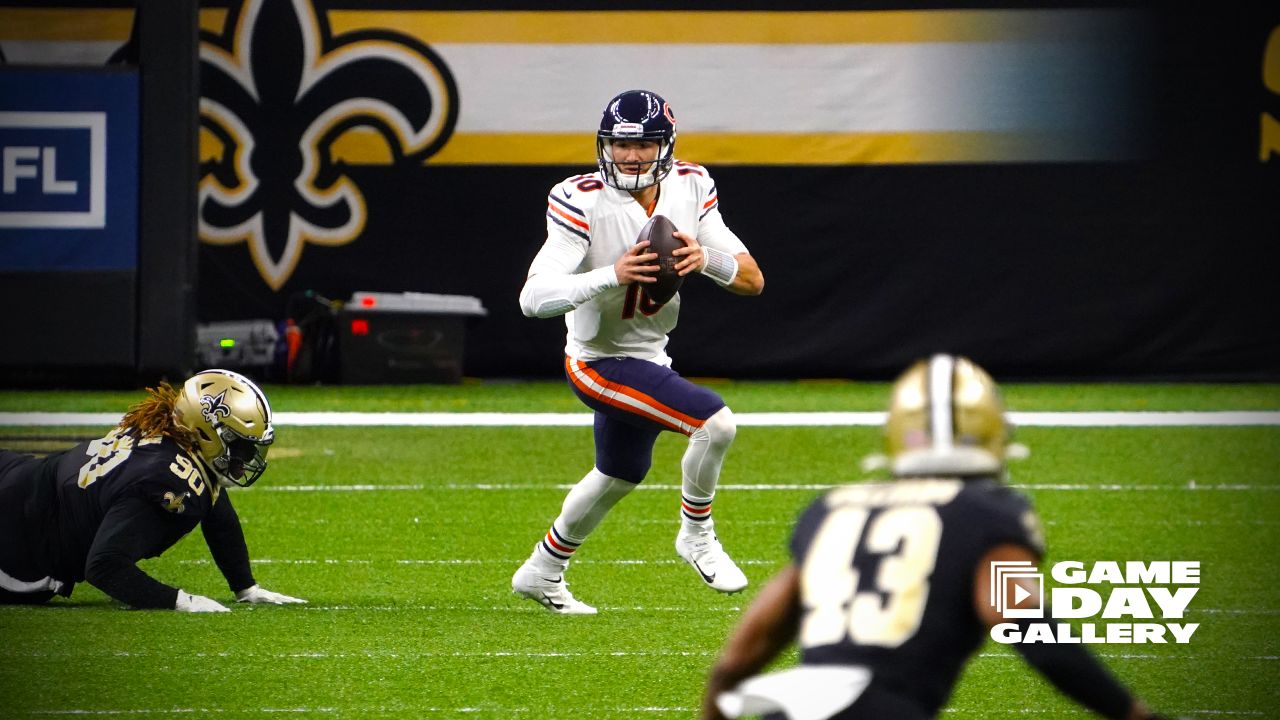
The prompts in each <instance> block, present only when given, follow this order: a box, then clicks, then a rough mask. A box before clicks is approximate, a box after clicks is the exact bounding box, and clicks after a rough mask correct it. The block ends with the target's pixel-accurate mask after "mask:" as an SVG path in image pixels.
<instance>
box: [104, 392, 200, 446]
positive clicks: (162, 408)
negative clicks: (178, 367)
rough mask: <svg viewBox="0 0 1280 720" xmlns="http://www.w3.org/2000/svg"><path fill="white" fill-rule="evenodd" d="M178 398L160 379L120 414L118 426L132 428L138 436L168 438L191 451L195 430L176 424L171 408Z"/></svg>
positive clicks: (194, 442) (176, 393)
mask: <svg viewBox="0 0 1280 720" xmlns="http://www.w3.org/2000/svg"><path fill="white" fill-rule="evenodd" d="M177 400H178V391H177V390H174V389H173V386H171V385H170V384H169V383H167V382H165V381H163V380H161V381H160V384H159V385H158V386H157V387H153V388H147V399H146V400H143V401H141V402H138V403H135V404H133V405H131V406H129V409H128V411H126V412H125V414H124V417H122V418H120V427H122V428H124V429H125V430H132V431H134V432H135V433H136V435H137V437H138V438H139V439H141V438H148V437H167V438H170V439H172V440H173V441H174V442H176V443H178V444H179V445H181V446H182V449H183V450H186V451H187V452H194V451H195V448H196V434H195V431H194V430H191V429H190V428H188V427H186V426H185V425H181V424H179V423H178V420H177V417H176V416H175V415H174V412H173V405H174V403H175V402H177Z"/></svg>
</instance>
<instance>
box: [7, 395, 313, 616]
mask: <svg viewBox="0 0 1280 720" xmlns="http://www.w3.org/2000/svg"><path fill="white" fill-rule="evenodd" d="M273 439H274V430H273V428H272V426H271V406H270V405H268V404H267V398H266V396H265V395H263V393H262V390H260V389H259V388H258V387H257V386H256V385H254V384H253V383H252V382H250V381H249V380H248V379H247V378H245V377H243V376H241V375H239V374H237V373H234V372H230V371H227V370H206V371H204V372H201V373H198V374H196V375H194V376H193V377H191V378H190V379H188V380H187V381H186V383H185V384H184V385H183V386H182V390H181V391H177V390H174V389H173V388H171V387H169V385H168V384H165V383H162V384H161V385H160V386H159V387H157V388H153V389H151V390H150V391H149V396H148V398H147V399H146V400H143V401H142V402H140V403H138V404H136V405H134V406H133V407H131V408H129V410H128V412H127V413H126V414H125V415H124V417H123V418H121V420H120V424H119V425H118V426H117V427H116V428H114V429H113V430H112V431H111V432H109V433H107V434H106V436H104V437H102V438H99V439H97V440H93V441H90V442H86V443H81V444H80V445H77V446H76V447H74V448H72V449H70V450H66V451H64V452H59V453H55V454H52V455H50V456H48V457H46V458H43V459H37V458H34V457H32V456H30V455H25V454H20V453H13V452H4V451H0V603H5V604H37V603H43V602H46V601H47V600H49V599H51V598H52V597H53V596H54V595H55V594H56V595H62V596H64V597H67V596H70V595H71V590H72V588H73V586H74V585H75V583H78V582H81V581H84V580H87V581H88V582H89V583H91V584H92V585H93V586H94V587H97V588H98V589H99V590H102V591H103V592H104V593H106V594H107V595H109V596H111V597H112V598H115V599H116V600H119V601H120V602H123V603H125V604H127V605H131V606H133V607H135V608H162V609H163V608H167V609H176V610H180V611H186V612H223V611H226V610H227V608H226V607H224V606H223V605H221V604H220V603H218V602H217V601H215V600H211V599H209V598H207V597H202V596H199V595H191V594H189V593H187V592H184V591H182V590H179V589H178V588H175V587H171V586H169V585H166V584H164V583H162V582H160V581H158V580H155V579H154V578H152V577H151V576H149V575H147V574H146V573H144V572H143V571H142V570H140V569H139V568H138V566H137V563H138V561H139V560H141V559H143V558H150V557H156V556H158V555H160V554H161V553H163V552H164V551H165V550H167V549H169V548H170V547H172V546H173V545H174V543H176V542H178V540H179V539H181V538H182V537H183V536H184V535H186V534H187V533H188V532H190V531H191V530H192V529H194V528H195V526H196V525H200V527H201V529H202V530H203V532H204V537H205V542H206V543H207V544H208V546H209V551H210V552H211V553H212V555H213V559H214V561H215V562H216V563H217V565H218V569H220V570H221V571H222V574H223V576H225V577H226V580H227V584H228V586H229V587H230V589H231V590H232V591H233V592H234V593H235V597H236V600H237V601H239V602H248V603H274V604H277V605H278V604H284V603H300V602H304V601H303V600H300V599H298V598H293V597H289V596H288V595H281V594H280V593H275V592H271V591H269V590H264V589H263V588H261V587H259V586H258V585H257V583H256V582H254V579H253V573H252V572H251V571H250V568H249V550H248V548H247V546H246V545H245V541H244V533H243V532H242V531H241V529H240V520H239V517H238V516H237V515H236V511H235V508H233V507H232V506H231V499H230V498H229V497H227V495H226V494H224V493H223V492H222V491H223V488H225V487H229V486H231V485H237V486H241V487H246V486H248V485H251V484H252V483H253V482H254V481H255V480H257V479H258V477H259V476H260V475H262V472H263V471H264V470H265V469H266V467H267V461H266V454H267V448H268V446H270V445H271V442H272V440H273Z"/></svg>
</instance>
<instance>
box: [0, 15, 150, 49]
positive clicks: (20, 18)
mask: <svg viewBox="0 0 1280 720" xmlns="http://www.w3.org/2000/svg"><path fill="white" fill-rule="evenodd" d="M132 28H133V10H131V9H129V8H119V9H107V8H59V9H44V8H0V40H32V41H50V40H80V41H97V40H119V41H121V42H123V41H125V40H128V39H129V31H130V30H131V29H132Z"/></svg>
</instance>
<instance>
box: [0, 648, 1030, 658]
mask: <svg viewBox="0 0 1280 720" xmlns="http://www.w3.org/2000/svg"><path fill="white" fill-rule="evenodd" d="M718 654H719V651H715V650H698V651H689V650H655V651H646V650H635V651H631V650H598V651H580V652H536V651H529V650H493V651H488V652H479V651H477V652H461V651H454V652H432V651H430V650H424V651H422V652H394V651H373V650H365V651H357V652H322V651H310V652H274V653H256V652H217V653H203V652H199V653H192V654H191V655H190V656H189V657H193V658H222V659H225V658H249V659H261V658H267V659H272V660H350V659H374V658H377V659H383V658H386V659H395V660H412V659H415V658H477V657H484V658H490V657H491V658H504V657H515V658H526V657H527V658H578V657H715V656H716V655H718ZM108 656H109V657H113V658H155V657H164V658H173V657H175V656H174V655H173V653H171V652H109V651H108V652H94V653H84V652H57V653H55V652H46V651H42V650H34V651H30V652H4V651H0V657H10V658H16V657H23V658H27V657H30V658H68V657H75V658H102V657H108ZM184 657H185V656H184ZM1010 657H1013V656H1010Z"/></svg>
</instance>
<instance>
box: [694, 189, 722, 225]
mask: <svg viewBox="0 0 1280 720" xmlns="http://www.w3.org/2000/svg"><path fill="white" fill-rule="evenodd" d="M719 206H720V195H719V193H717V192H716V186H715V185H712V186H711V189H710V190H708V191H707V199H706V201H705V202H703V203H702V214H700V215H698V219H699V220H701V219H702V218H704V217H706V216H707V213H709V212H711V211H712V210H714V209H716V208H717V207H719Z"/></svg>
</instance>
